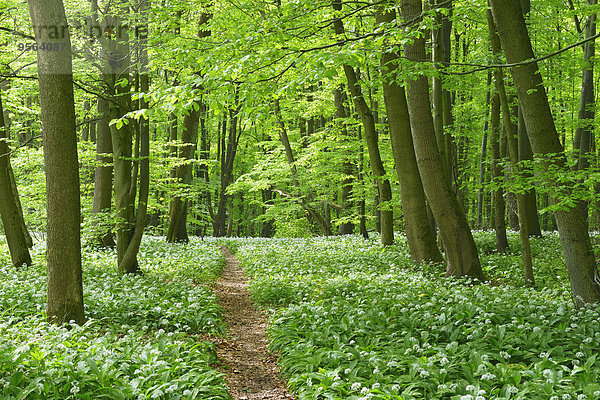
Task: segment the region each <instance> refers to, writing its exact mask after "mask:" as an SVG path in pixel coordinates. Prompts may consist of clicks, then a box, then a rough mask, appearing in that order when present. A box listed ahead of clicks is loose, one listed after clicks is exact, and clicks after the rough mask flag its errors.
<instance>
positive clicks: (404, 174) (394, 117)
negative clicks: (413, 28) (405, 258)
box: [376, 9, 443, 262]
mask: <svg viewBox="0 0 600 400" xmlns="http://www.w3.org/2000/svg"><path fill="white" fill-rule="evenodd" d="M376 19H377V22H378V23H390V22H392V21H394V20H395V19H396V13H395V11H393V10H388V11H386V10H384V9H379V10H378V11H377V13H376ZM399 61H400V60H399V57H398V55H396V54H394V53H392V52H390V51H384V52H383V53H382V55H381V74H382V76H383V96H384V101H385V107H386V109H387V120H388V126H389V129H390V141H391V144H392V152H393V155H394V162H395V165H396V173H397V174H398V180H399V182H400V200H401V201H402V212H403V214H404V221H405V223H406V227H405V230H406V239H407V241H408V246H409V249H410V254H411V258H412V260H413V261H415V262H441V261H442V260H443V259H442V255H441V253H440V250H439V249H438V247H437V244H436V235H435V231H434V230H433V229H432V228H431V225H429V221H428V219H427V207H426V206H425V192H424V191H423V183H422V182H421V177H420V175H419V168H418V166H417V159H416V157H415V150H414V147H413V139H412V136H411V129H410V118H409V115H408V105H407V103H406V93H405V91H404V88H403V87H402V86H400V85H399V84H398V83H397V81H396V79H395V78H394V77H395V76H396V75H398V74H399V72H400V71H399V66H398V63H399Z"/></svg>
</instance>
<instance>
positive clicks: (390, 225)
mask: <svg viewBox="0 0 600 400" xmlns="http://www.w3.org/2000/svg"><path fill="white" fill-rule="evenodd" d="M332 5H333V9H334V10H336V11H341V10H342V3H341V1H340V0H334V1H333V2H332ZM333 27H334V30H335V33H336V34H338V35H343V34H344V24H343V22H342V20H341V19H336V20H335V21H334V23H333ZM344 73H345V75H346V80H347V81H348V88H349V90H350V93H351V94H352V100H353V102H354V108H355V109H356V111H357V113H358V115H359V116H360V119H361V121H362V126H363V128H364V130H365V139H366V142H367V149H368V151H369V162H370V164H371V169H372V170H373V176H374V178H375V181H376V183H377V190H378V193H379V199H380V202H381V203H382V204H383V205H382V206H381V207H380V208H379V209H380V212H381V243H382V244H383V245H390V244H392V243H394V216H393V212H392V209H391V207H392V205H391V204H390V203H391V201H392V188H391V186H390V181H389V180H387V179H386V178H385V168H384V167H383V163H382V161H381V155H380V153H379V143H378V138H377V131H376V129H375V118H374V117H373V112H372V111H371V109H370V108H369V106H368V105H367V103H366V101H365V98H364V96H363V94H362V90H361V85H360V83H359V80H358V76H357V74H356V71H355V70H354V68H353V67H351V66H350V65H344Z"/></svg>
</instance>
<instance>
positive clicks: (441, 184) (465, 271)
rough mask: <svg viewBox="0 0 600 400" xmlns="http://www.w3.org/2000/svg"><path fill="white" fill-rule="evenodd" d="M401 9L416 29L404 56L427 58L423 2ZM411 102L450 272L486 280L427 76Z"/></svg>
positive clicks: (414, 84)
mask: <svg viewBox="0 0 600 400" xmlns="http://www.w3.org/2000/svg"><path fill="white" fill-rule="evenodd" d="M401 9H402V17H403V19H404V21H405V23H407V24H409V26H410V27H411V30H412V35H411V41H410V42H407V44H405V45H404V55H405V56H406V57H407V58H408V59H409V60H415V61H417V60H424V59H425V39H424V37H423V36H422V35H420V33H419V32H418V24H419V22H420V21H421V19H422V14H421V13H422V5H421V1H420V0H402V2H401ZM407 103H408V110H409V113H410V124H411V127H412V137H413V143H414V147H415V154H416V157H417V164H418V165H419V173H420V174H421V180H422V182H423V188H424V190H425V193H426V195H427V199H428V200H429V204H430V205H431V210H432V211H433V215H434V216H435V221H436V223H437V225H438V227H439V230H440V235H441V237H442V242H443V245H444V249H445V252H446V264H447V269H446V275H448V276H471V277H473V278H478V279H485V277H484V274H483V271H482V270H481V265H480V263H479V255H478V253H477V247H476V246H475V241H474V240H473V235H472V234H471V229H470V228H469V223H468V221H467V218H466V215H465V213H464V211H463V210H462V208H461V207H460V205H459V204H458V199H457V198H456V195H455V194H454V192H453V191H452V188H451V187H450V183H449V181H448V179H446V176H445V173H444V169H443V167H442V161H441V159H440V153H439V150H438V147H437V143H436V139H435V129H434V125H433V117H432V114H431V104H430V102H429V85H428V82H427V78H426V77H425V76H424V75H418V76H416V77H412V78H411V79H410V80H409V81H408V89H407Z"/></svg>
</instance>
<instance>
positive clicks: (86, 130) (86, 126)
mask: <svg viewBox="0 0 600 400" xmlns="http://www.w3.org/2000/svg"><path fill="white" fill-rule="evenodd" d="M89 118H90V101H89V100H84V101H83V121H81V122H82V123H83V129H82V131H81V141H82V142H87V141H89V140H90V123H89V122H87V120H88V119H89Z"/></svg>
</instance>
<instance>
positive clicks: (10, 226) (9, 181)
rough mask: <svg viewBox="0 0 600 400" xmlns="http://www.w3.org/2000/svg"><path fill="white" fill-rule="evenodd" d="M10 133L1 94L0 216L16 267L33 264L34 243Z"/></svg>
mask: <svg viewBox="0 0 600 400" xmlns="http://www.w3.org/2000/svg"><path fill="white" fill-rule="evenodd" d="M7 140H8V135H7V134H6V127H5V124H4V110H3V108H2V97H1V96H0V217H1V218H2V226H3V227H4V232H5V233H6V241H7V243H8V249H9V251H10V258H11V260H12V263H13V265H14V266H15V267H22V266H24V265H31V256H30V255H29V248H30V247H31V246H32V245H33V242H32V240H31V236H29V231H28V230H27V227H26V226H25V220H24V219H23V209H22V207H21V202H20V200H19V194H18V192H17V185H16V183H15V177H14V174H13V170H12V167H11V165H10V149H9V147H8V143H7Z"/></svg>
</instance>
